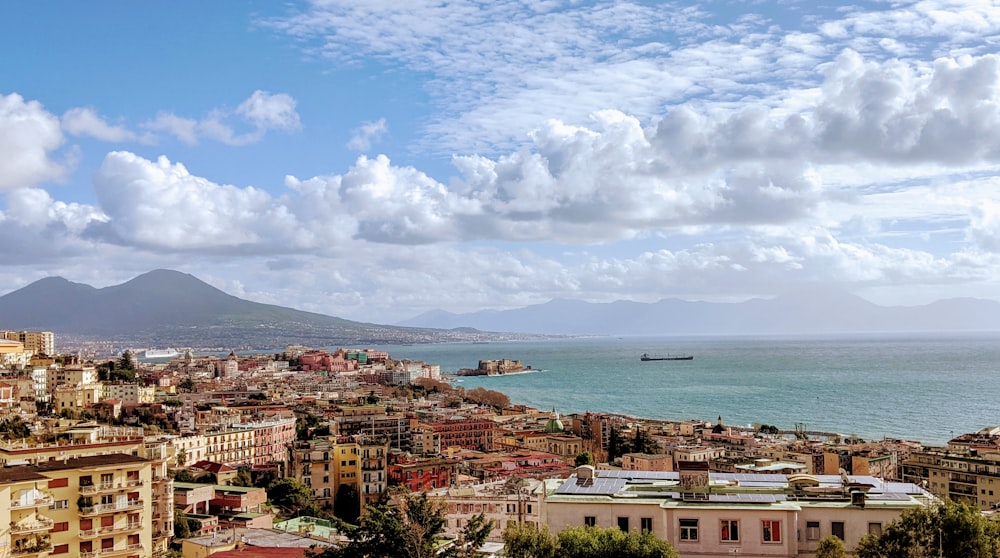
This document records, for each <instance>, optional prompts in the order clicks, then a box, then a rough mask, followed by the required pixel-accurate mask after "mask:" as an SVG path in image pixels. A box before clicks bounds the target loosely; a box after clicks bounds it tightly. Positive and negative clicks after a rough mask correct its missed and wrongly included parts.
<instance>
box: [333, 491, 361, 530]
mask: <svg viewBox="0 0 1000 558" xmlns="http://www.w3.org/2000/svg"><path fill="white" fill-rule="evenodd" d="M333 515H335V516H337V517H338V518H340V519H342V520H343V521H346V522H347V523H351V524H355V523H357V522H358V516H360V515H361V497H360V495H359V494H358V489H357V488H355V487H354V485H353V484H342V485H340V486H339V487H338V488H337V495H336V496H334V498H333Z"/></svg>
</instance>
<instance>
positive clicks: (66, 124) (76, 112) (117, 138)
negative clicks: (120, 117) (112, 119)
mask: <svg viewBox="0 0 1000 558" xmlns="http://www.w3.org/2000/svg"><path fill="white" fill-rule="evenodd" d="M62 127H63V130H65V131H66V132H67V133H70V134H73V135H74V136H89V137H92V138H95V139H99V140H102V141H113V142H122V141H134V140H136V139H137V137H136V134H135V133H133V132H132V131H130V130H128V129H127V128H125V127H124V126H113V125H111V124H108V122H107V121H106V120H105V119H104V118H102V117H101V116H100V115H99V114H97V111H95V110H94V109H93V108H90V107H78V108H72V109H70V110H68V111H66V112H65V113H64V114H63V116H62Z"/></svg>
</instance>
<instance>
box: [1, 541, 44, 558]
mask: <svg viewBox="0 0 1000 558" xmlns="http://www.w3.org/2000/svg"><path fill="white" fill-rule="evenodd" d="M49 550H52V543H45V544H39V545H32V546H22V547H18V546H15V547H14V548H13V550H11V551H10V555H11V556H31V555H34V554H39V553H42V552H48V551H49Z"/></svg>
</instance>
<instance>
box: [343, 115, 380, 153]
mask: <svg viewBox="0 0 1000 558" xmlns="http://www.w3.org/2000/svg"><path fill="white" fill-rule="evenodd" d="M388 129H389V127H388V125H387V124H386V123H385V118H379V119H378V120H376V121H374V122H365V123H364V124H362V125H361V126H359V127H358V128H356V129H355V130H354V132H352V133H351V139H350V141H348V142H347V147H348V148H349V149H352V150H354V151H368V150H369V149H371V147H372V143H373V142H377V141H379V140H380V139H382V135H383V134H385V132H386V131H387V130H388Z"/></svg>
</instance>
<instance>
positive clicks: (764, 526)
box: [760, 519, 781, 543]
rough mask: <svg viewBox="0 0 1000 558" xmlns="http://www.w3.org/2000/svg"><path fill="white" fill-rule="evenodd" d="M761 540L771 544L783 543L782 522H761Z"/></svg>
mask: <svg viewBox="0 0 1000 558" xmlns="http://www.w3.org/2000/svg"><path fill="white" fill-rule="evenodd" d="M760 523H761V535H760V540H762V541H764V542H770V543H780V542H781V522H780V521H774V520H773V519H765V520H764V521H761V522H760Z"/></svg>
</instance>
